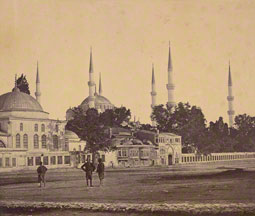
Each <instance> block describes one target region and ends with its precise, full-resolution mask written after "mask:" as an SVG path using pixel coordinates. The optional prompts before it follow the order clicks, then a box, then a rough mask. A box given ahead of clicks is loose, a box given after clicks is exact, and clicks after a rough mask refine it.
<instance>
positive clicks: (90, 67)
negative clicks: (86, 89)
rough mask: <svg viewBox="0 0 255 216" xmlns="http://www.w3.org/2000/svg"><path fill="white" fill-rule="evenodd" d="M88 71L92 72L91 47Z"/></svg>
mask: <svg viewBox="0 0 255 216" xmlns="http://www.w3.org/2000/svg"><path fill="white" fill-rule="evenodd" d="M89 72H90V73H93V61H92V48H90V62H89Z"/></svg>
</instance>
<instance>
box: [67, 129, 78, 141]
mask: <svg viewBox="0 0 255 216" xmlns="http://www.w3.org/2000/svg"><path fill="white" fill-rule="evenodd" d="M65 138H68V139H80V138H79V137H78V135H77V134H76V133H74V132H72V131H70V130H65Z"/></svg>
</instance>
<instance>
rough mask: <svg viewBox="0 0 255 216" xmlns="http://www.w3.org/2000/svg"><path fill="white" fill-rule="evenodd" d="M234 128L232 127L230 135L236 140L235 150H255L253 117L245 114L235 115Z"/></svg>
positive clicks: (254, 119)
mask: <svg viewBox="0 0 255 216" xmlns="http://www.w3.org/2000/svg"><path fill="white" fill-rule="evenodd" d="M234 125H235V129H232V133H231V136H232V137H233V138H234V139H236V140H237V145H236V146H235V150H236V151H244V152H250V151H255V141H254V137H255V117H251V116H249V115H247V114H242V115H238V116H236V117H235V124H234Z"/></svg>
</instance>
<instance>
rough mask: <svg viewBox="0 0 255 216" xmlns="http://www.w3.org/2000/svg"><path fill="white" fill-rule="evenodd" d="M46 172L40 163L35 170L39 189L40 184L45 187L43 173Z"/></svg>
mask: <svg viewBox="0 0 255 216" xmlns="http://www.w3.org/2000/svg"><path fill="white" fill-rule="evenodd" d="M46 171H47V168H46V167H45V166H43V164H42V162H40V166H39V167H38V168H37V174H38V184H39V187H42V183H43V185H44V187H45V173H46Z"/></svg>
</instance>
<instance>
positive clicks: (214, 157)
mask: <svg viewBox="0 0 255 216" xmlns="http://www.w3.org/2000/svg"><path fill="white" fill-rule="evenodd" d="M181 158H182V161H181V163H204V162H213V161H231V160H245V159H252V158H253V159H255V152H234V153H211V154H208V155H198V154H182V157H181Z"/></svg>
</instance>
